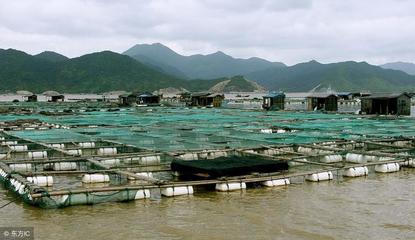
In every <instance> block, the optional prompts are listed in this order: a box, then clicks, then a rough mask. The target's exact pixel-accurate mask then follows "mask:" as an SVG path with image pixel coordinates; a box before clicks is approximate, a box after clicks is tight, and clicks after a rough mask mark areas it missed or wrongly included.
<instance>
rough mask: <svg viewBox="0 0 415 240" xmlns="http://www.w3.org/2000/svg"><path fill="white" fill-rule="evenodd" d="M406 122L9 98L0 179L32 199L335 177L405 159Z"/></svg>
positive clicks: (85, 198)
mask: <svg viewBox="0 0 415 240" xmlns="http://www.w3.org/2000/svg"><path fill="white" fill-rule="evenodd" d="M9 108H10V106H9ZM414 123H415V119H414V118H411V117H396V116H395V117H390V116H371V115H367V116H362V115H354V114H341V113H330V114H326V113H316V112H306V111H263V110H248V109H224V108H185V107H181V108H173V107H161V106H160V107H133V108H131V107H127V108H115V107H113V106H111V105H108V104H105V103H93V104H91V103H90V104H80V103H59V104H50V103H43V104H42V103H32V104H26V105H22V104H20V105H16V106H15V109H14V110H13V111H10V112H7V113H5V114H2V115H0V129H1V132H0V143H1V146H0V148H1V149H0V180H1V182H2V183H3V184H4V185H5V186H6V188H7V189H9V190H10V191H12V192H14V193H15V194H16V195H18V196H19V197H20V198H21V199H22V200H23V201H24V202H25V203H27V204H30V205H34V206H37V207H40V208H62V207H68V206H73V205H83V204H97V203H104V202H125V201H133V200H137V201H140V200H143V199H152V198H163V197H175V196H181V195H191V194H197V193H198V192H199V191H222V192H227V191H249V188H258V187H278V186H285V187H289V185H290V184H301V183H303V182H305V181H310V182H319V181H330V180H334V181H342V180H343V179H344V178H350V177H364V176H367V175H368V174H385V173H391V172H396V171H399V170H400V169H401V168H402V167H408V168H411V167H415V145H414V144H415V137H414V136H415V124H414Z"/></svg>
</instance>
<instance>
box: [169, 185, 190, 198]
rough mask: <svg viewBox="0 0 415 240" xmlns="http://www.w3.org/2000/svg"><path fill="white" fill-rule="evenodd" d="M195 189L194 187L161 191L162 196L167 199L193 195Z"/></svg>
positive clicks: (170, 188) (171, 188)
mask: <svg viewBox="0 0 415 240" xmlns="http://www.w3.org/2000/svg"><path fill="white" fill-rule="evenodd" d="M192 194H193V187H192V186H183V187H168V188H162V189H161V195H163V196H166V197H174V196H180V195H192Z"/></svg>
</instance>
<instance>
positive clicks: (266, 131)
mask: <svg viewBox="0 0 415 240" xmlns="http://www.w3.org/2000/svg"><path fill="white" fill-rule="evenodd" d="M261 133H266V134H270V133H272V129H261Z"/></svg>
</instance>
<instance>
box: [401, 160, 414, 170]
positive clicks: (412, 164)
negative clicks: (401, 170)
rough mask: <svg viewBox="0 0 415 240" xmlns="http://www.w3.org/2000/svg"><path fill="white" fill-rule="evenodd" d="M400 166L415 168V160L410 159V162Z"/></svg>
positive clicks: (407, 161)
mask: <svg viewBox="0 0 415 240" xmlns="http://www.w3.org/2000/svg"><path fill="white" fill-rule="evenodd" d="M400 165H401V166H402V167H411V168H415V160H414V159H408V160H405V162H401V163H400Z"/></svg>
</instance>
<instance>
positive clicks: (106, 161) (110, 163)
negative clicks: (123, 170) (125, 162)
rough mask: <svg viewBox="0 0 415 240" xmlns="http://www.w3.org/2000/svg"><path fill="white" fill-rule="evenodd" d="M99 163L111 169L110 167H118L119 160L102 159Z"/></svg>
mask: <svg viewBox="0 0 415 240" xmlns="http://www.w3.org/2000/svg"><path fill="white" fill-rule="evenodd" d="M100 162H101V163H102V164H104V165H107V166H111V167H112V166H117V165H120V163H121V160H120V159H118V158H113V159H103V160H100Z"/></svg>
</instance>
